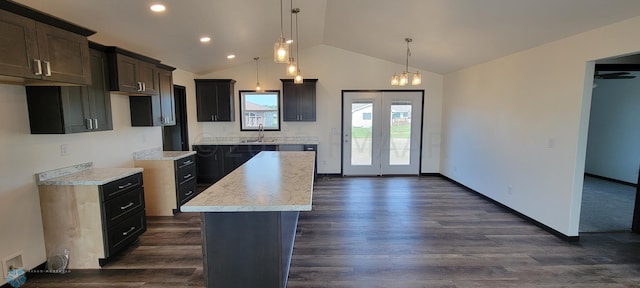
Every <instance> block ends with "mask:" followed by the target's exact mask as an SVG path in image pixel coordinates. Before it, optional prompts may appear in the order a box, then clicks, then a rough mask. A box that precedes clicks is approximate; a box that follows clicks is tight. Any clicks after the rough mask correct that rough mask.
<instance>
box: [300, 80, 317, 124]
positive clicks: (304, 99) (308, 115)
mask: <svg viewBox="0 0 640 288" xmlns="http://www.w3.org/2000/svg"><path fill="white" fill-rule="evenodd" d="M298 91H299V92H298V100H299V102H298V111H299V112H300V121H316V83H303V84H302V86H301V87H299V90H298Z"/></svg>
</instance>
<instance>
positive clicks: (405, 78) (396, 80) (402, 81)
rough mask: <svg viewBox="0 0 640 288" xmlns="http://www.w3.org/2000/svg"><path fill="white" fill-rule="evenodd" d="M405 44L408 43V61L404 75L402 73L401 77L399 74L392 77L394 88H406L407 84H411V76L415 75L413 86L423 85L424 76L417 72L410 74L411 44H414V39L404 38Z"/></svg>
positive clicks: (412, 80) (412, 81)
mask: <svg viewBox="0 0 640 288" xmlns="http://www.w3.org/2000/svg"><path fill="white" fill-rule="evenodd" d="M404 42H407V61H406V62H405V69H404V71H402V73H400V75H399V76H398V74H396V73H394V74H393V76H391V85H392V86H405V85H407V84H409V75H410V74H413V77H412V78H411V85H420V84H421V83H422V75H420V72H418V71H416V72H415V73H414V72H409V56H411V50H410V49H409V43H411V42H413V39H411V38H404Z"/></svg>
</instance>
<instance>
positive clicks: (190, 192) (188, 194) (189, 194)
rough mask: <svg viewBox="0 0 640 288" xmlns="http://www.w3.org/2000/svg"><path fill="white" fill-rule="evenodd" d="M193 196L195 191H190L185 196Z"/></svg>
mask: <svg viewBox="0 0 640 288" xmlns="http://www.w3.org/2000/svg"><path fill="white" fill-rule="evenodd" d="M192 194H193V190H189V192H187V193H184V196H187V197H189V196H191V195H192Z"/></svg>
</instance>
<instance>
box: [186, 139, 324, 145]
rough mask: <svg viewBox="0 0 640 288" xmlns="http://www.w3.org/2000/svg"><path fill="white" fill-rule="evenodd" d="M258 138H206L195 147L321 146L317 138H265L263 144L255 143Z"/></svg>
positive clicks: (197, 142) (200, 140)
mask: <svg viewBox="0 0 640 288" xmlns="http://www.w3.org/2000/svg"><path fill="white" fill-rule="evenodd" d="M254 140H257V137H204V138H201V139H199V140H198V141H196V143H195V144H194V145H286V144H319V141H318V138H317V137H265V140H264V141H262V142H254Z"/></svg>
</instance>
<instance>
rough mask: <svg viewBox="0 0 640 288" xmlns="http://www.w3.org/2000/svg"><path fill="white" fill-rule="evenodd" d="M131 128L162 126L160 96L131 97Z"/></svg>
mask: <svg viewBox="0 0 640 288" xmlns="http://www.w3.org/2000/svg"><path fill="white" fill-rule="evenodd" d="M129 109H130V111H131V126H134V127H137V126H161V125H162V117H161V116H160V96H158V95H151V96H129Z"/></svg>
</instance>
